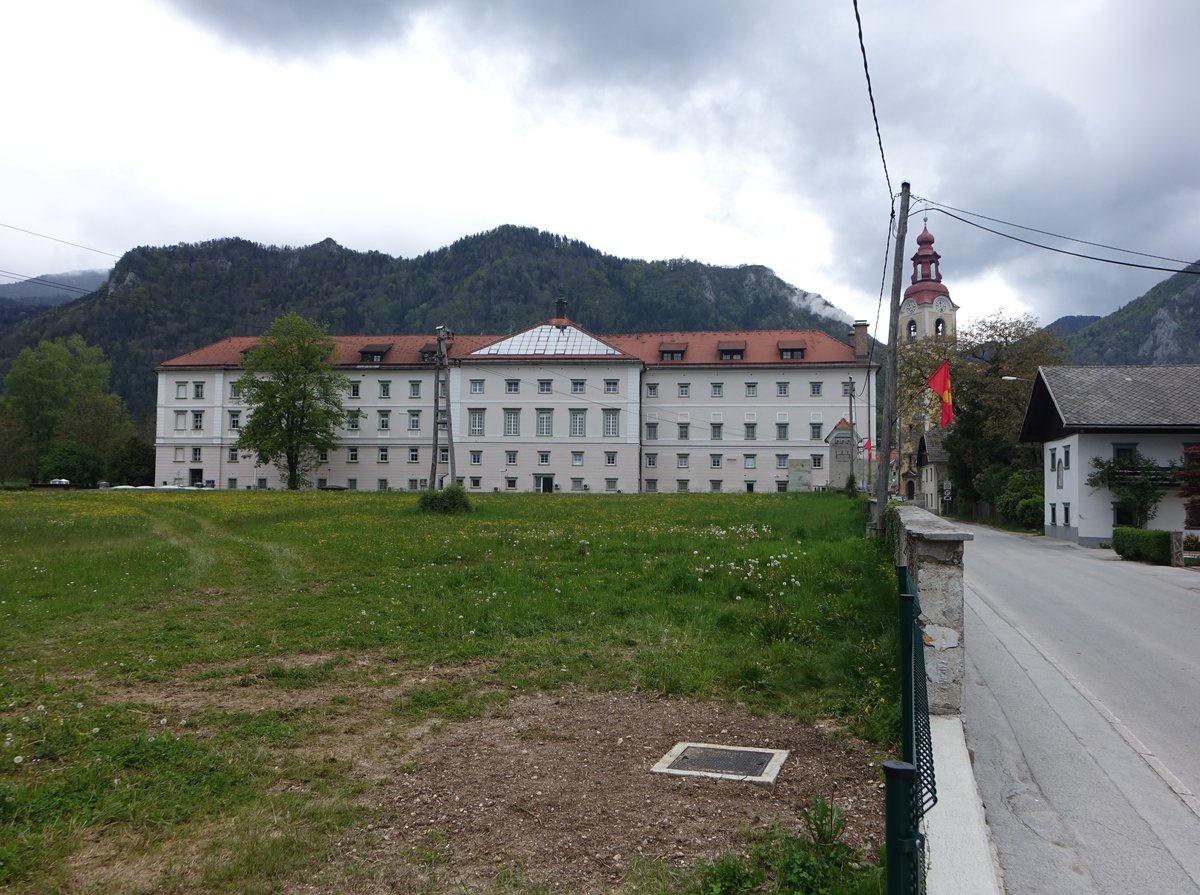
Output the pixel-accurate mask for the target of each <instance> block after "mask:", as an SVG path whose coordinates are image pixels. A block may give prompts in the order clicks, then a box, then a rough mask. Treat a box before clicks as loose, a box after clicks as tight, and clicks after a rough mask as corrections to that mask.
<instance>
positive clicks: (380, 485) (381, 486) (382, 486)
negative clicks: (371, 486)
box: [375, 479, 388, 491]
mask: <svg viewBox="0 0 1200 895" xmlns="http://www.w3.org/2000/svg"><path fill="white" fill-rule="evenodd" d="M375 487H376V489H377V490H379V491H386V490H387V489H388V480H387V479H379V480H378V481H377V482H376V484H375Z"/></svg>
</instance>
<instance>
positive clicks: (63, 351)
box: [4, 335, 109, 465]
mask: <svg viewBox="0 0 1200 895" xmlns="http://www.w3.org/2000/svg"><path fill="white" fill-rule="evenodd" d="M108 373H109V363H108V360H107V358H105V356H104V352H103V351H102V350H100V349H99V348H96V347H94V346H92V345H89V344H88V343H87V342H85V341H84V339H83V337H82V336H79V335H73V336H70V337H68V338H66V339H57V340H55V341H53V342H39V343H38V345H37V347H36V348H24V349H22V350H21V353H20V354H18V355H17V359H16V360H15V361H13V365H12V369H11V370H9V371H8V375H7V376H5V377H4V404H5V407H7V408H8V409H10V410H11V411H12V412H13V413H15V414H16V415H17V416H18V417H20V419H21V421H22V422H23V423H24V425H25V429H26V430H27V431H28V433H29V439H30V441H31V443H32V446H33V463H34V465H36V464H37V463H38V461H39V459H40V458H41V456H42V454H43V453H44V452H45V450H46V449H47V447H48V446H49V445H50V442H51V441H52V440H53V438H54V436H55V429H57V427H58V425H59V422H60V421H61V420H62V419H63V416H64V415H65V413H66V410H67V407H68V405H69V404H70V403H71V401H72V399H73V398H74V397H75V395H76V394H77V393H78V392H81V391H87V390H94V391H98V392H103V391H105V390H106V389H107V388H108Z"/></svg>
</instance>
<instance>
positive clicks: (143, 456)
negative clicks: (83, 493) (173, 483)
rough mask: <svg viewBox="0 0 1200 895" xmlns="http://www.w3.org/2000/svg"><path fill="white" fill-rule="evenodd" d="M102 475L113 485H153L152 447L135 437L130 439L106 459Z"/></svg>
mask: <svg viewBox="0 0 1200 895" xmlns="http://www.w3.org/2000/svg"><path fill="white" fill-rule="evenodd" d="M104 474H105V476H106V477H107V478H108V480H109V481H110V482H112V483H113V484H121V485H152V484H154V445H152V444H150V443H149V442H146V441H144V440H142V439H141V438H138V437H137V436H136V435H135V436H132V437H130V438H129V439H128V440H127V441H126V442H125V444H123V445H122V446H121V447H120V448H118V449H117V451H116V452H115V453H114V454H113V455H112V456H111V457H109V458H108V460H107V462H106V464H105V467H104Z"/></svg>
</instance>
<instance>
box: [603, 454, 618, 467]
mask: <svg viewBox="0 0 1200 895" xmlns="http://www.w3.org/2000/svg"><path fill="white" fill-rule="evenodd" d="M604 465H605V466H616V465H617V452H616V451H605V452H604Z"/></svg>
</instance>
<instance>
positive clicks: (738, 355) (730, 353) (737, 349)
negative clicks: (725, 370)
mask: <svg viewBox="0 0 1200 895" xmlns="http://www.w3.org/2000/svg"><path fill="white" fill-rule="evenodd" d="M717 352H718V355H719V356H720V358H721V360H741V359H742V357H743V356H744V355H745V353H746V343H745V341H737V342H718V343H717Z"/></svg>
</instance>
